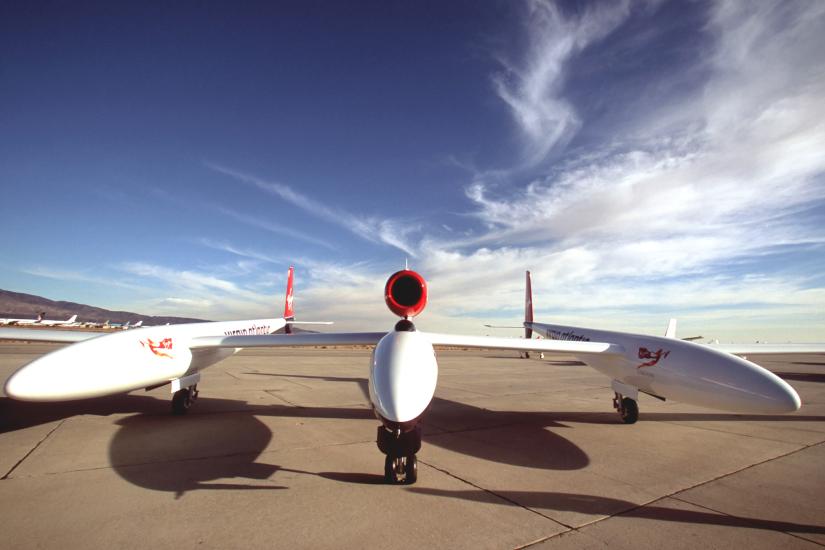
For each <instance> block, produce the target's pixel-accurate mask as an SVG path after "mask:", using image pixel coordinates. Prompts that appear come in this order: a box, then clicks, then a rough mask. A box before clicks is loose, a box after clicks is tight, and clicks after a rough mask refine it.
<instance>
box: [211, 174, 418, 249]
mask: <svg viewBox="0 0 825 550" xmlns="http://www.w3.org/2000/svg"><path fill="white" fill-rule="evenodd" d="M206 166H207V167H208V168H210V169H212V170H214V171H216V172H219V173H221V174H225V175H227V176H230V177H232V178H235V179H236V180H239V181H242V182H244V183H247V184H250V185H253V186H255V187H257V188H258V189H260V190H261V191H264V192H266V193H269V194H271V195H274V196H276V197H279V198H281V199H283V200H285V201H287V202H289V203H292V204H294V205H295V206H297V207H298V208H300V209H302V210H304V211H305V212H307V213H309V214H311V215H312V216H315V217H317V218H320V219H322V220H325V221H327V222H329V223H332V224H335V225H339V226H341V227H343V228H345V229H347V230H348V231H350V232H352V233H353V234H355V235H357V236H359V237H361V238H362V239H365V240H367V241H370V242H374V243H384V244H386V245H389V246H392V247H395V248H397V249H399V250H401V251H403V252H404V253H406V254H408V255H410V256H416V252H415V250H414V247H413V246H412V244H410V243H409V242H408V239H407V237H408V235H409V234H410V233H413V232H415V231H417V230H418V228H417V227H416V226H415V225H414V224H411V223H408V222H404V223H402V222H400V221H396V220H391V219H382V218H378V217H375V216H362V215H358V214H353V213H351V212H347V211H345V210H342V209H339V208H331V207H329V206H327V205H326V204H325V203H323V202H320V201H317V200H315V199H312V198H310V197H307V196H306V195H302V194H301V193H298V192H297V191H295V190H294V189H292V188H291V187H289V186H288V185H284V184H282V183H276V182H271V181H264V180H263V179H261V178H259V177H257V176H253V175H250V174H245V173H243V172H240V171H238V170H234V169H231V168H226V167H224V166H220V165H218V164H214V163H206Z"/></svg>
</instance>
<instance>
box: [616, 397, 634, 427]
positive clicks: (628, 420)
mask: <svg viewBox="0 0 825 550" xmlns="http://www.w3.org/2000/svg"><path fill="white" fill-rule="evenodd" d="M613 407H614V408H615V409H616V410H617V411H618V412H619V416H621V417H622V422H624V423H625V424H635V423H636V421H637V420H639V405H638V404H636V401H635V400H633V399H631V398H629V397H624V396H623V395H622V394H620V393H619V392H616V393H615V396H614V397H613Z"/></svg>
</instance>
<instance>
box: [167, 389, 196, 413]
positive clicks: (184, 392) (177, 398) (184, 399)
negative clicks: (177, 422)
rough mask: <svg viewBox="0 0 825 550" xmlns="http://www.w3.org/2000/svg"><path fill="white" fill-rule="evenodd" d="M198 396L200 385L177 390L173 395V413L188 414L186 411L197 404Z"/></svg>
mask: <svg viewBox="0 0 825 550" xmlns="http://www.w3.org/2000/svg"><path fill="white" fill-rule="evenodd" d="M197 398H198V385H197V384H195V385H194V386H189V387H188V388H183V389H181V390H178V391H176V392H175V393H174V394H173V395H172V413H173V414H177V415H181V414H186V411H188V410H189V408H190V407H191V406H192V405H194V404H195V400H196V399H197Z"/></svg>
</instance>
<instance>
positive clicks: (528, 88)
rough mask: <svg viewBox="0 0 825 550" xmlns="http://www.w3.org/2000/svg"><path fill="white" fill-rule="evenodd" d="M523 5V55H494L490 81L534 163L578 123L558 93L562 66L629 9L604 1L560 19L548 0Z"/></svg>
mask: <svg viewBox="0 0 825 550" xmlns="http://www.w3.org/2000/svg"><path fill="white" fill-rule="evenodd" d="M527 4H528V14H527V18H528V20H529V21H530V24H529V25H528V27H527V33H528V39H529V48H528V53H527V55H526V58H525V59H524V60H522V61H519V62H512V61H509V60H507V59H506V58H504V57H500V59H499V60H500V62H501V64H502V66H503V68H504V71H503V72H499V73H497V74H495V75H494V76H493V85H494V87H495V90H496V93H497V94H498V96H499V97H500V98H501V99H502V100H503V101H504V102H505V103H506V104H507V105H508V107H510V110H511V113H512V115H513V118H514V119H515V121H516V123H517V124H518V126H519V129H520V130H521V131H522V133H523V135H524V137H525V138H526V140H527V143H526V147H525V160H526V162H527V163H528V164H536V163H538V162H540V161H542V160H544V158H545V157H546V156H547V154H548V153H549V152H550V151H551V150H552V149H553V148H554V147H556V146H559V145H564V144H565V143H566V142H567V140H569V139H570V137H572V134H573V133H574V132H575V131H576V130H577V129H578V128H579V126H580V125H581V120H580V118H579V116H578V115H577V114H576V111H575V109H574V108H573V106H572V104H571V103H570V101H568V100H567V99H566V98H565V97H564V95H563V86H564V81H565V72H566V65H567V64H568V63H569V61H570V60H571V59H572V58H573V57H574V56H575V55H576V54H577V53H579V52H581V51H582V50H583V49H584V48H586V47H587V46H588V45H590V44H592V43H593V42H596V41H598V40H600V39H602V38H604V37H605V36H606V35H608V34H609V33H610V32H611V31H613V30H614V29H615V28H616V27H617V26H618V25H619V24H620V23H621V22H622V21H624V20H625V18H626V17H627V15H628V14H629V11H630V10H629V3H628V2H626V1H622V2H605V3H599V4H596V5H590V6H587V7H586V8H585V11H584V12H583V13H582V14H581V15H578V16H573V17H565V16H564V15H563V14H562V11H561V9H560V8H559V7H558V6H557V5H556V4H555V3H554V2H551V1H549V0H532V1H530V2H528V3H527Z"/></svg>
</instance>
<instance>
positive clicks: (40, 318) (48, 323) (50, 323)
mask: <svg viewBox="0 0 825 550" xmlns="http://www.w3.org/2000/svg"><path fill="white" fill-rule="evenodd" d="M45 315H46V313H45V312H43V313H38V314H37V319H0V324H2V325H17V326H19V325H43V326H44V327H55V326H60V325H69V324H72V323H74V322H75V321H76V320H77V315H72V316H71V317H69V318H68V319H66V320H65V321H61V320H58V319H44V317H45Z"/></svg>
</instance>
